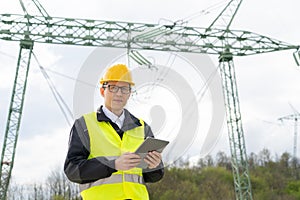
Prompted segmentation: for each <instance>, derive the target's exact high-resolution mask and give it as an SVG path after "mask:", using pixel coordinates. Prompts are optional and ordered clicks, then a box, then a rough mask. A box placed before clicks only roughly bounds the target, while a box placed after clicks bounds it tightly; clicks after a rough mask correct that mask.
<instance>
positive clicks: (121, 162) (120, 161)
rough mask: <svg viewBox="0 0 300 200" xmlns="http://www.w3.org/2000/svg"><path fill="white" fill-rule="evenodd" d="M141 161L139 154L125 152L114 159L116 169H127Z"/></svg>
mask: <svg viewBox="0 0 300 200" xmlns="http://www.w3.org/2000/svg"><path fill="white" fill-rule="evenodd" d="M140 162H141V158H140V156H139V155H137V154H135V153H129V152H126V153H124V154H122V155H121V156H120V157H119V158H117V159H116V160H115V168H116V170H129V169H132V168H134V167H136V166H137V165H138V164H139V163H140Z"/></svg>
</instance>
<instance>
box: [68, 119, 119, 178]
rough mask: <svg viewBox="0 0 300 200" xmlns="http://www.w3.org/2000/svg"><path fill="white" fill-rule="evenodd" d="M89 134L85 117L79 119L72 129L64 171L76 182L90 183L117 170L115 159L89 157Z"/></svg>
mask: <svg viewBox="0 0 300 200" xmlns="http://www.w3.org/2000/svg"><path fill="white" fill-rule="evenodd" d="M89 143H90V142H89V135H88V132H87V129H86V125H85V123H84V119H83V117H81V118H80V119H77V120H76V121H75V123H74V125H73V127H72V129H71V132H70V138H69V147H68V152H67V157H66V159H65V164H64V172H65V174H66V176H67V177H68V179H69V180H70V181H72V182H76V183H81V184H83V183H89V182H93V181H96V180H98V179H102V178H107V177H109V176H111V174H112V173H114V172H116V171H117V170H115V169H114V167H115V164H114V160H107V159H106V158H105V157H97V158H92V159H88V157H89V154H90V150H89V147H90V145H89Z"/></svg>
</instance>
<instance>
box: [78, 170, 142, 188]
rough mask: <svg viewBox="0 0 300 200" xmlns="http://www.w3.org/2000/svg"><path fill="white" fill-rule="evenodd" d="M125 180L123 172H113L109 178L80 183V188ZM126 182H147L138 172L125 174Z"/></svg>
mask: <svg viewBox="0 0 300 200" xmlns="http://www.w3.org/2000/svg"><path fill="white" fill-rule="evenodd" d="M122 182H123V175H122V174H113V175H112V176H111V177H109V178H104V179H99V180H98V181H95V182H92V183H86V184H80V185H79V188H80V191H83V190H86V189H88V188H90V187H93V186H98V185H103V184H112V183H122ZM124 182H132V183H139V184H145V182H144V179H143V177H141V176H139V175H136V174H124Z"/></svg>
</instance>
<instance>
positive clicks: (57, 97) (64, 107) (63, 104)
mask: <svg viewBox="0 0 300 200" xmlns="http://www.w3.org/2000/svg"><path fill="white" fill-rule="evenodd" d="M32 54H33V56H34V58H35V60H36V62H37V63H38V65H39V68H40V70H41V72H42V74H43V76H44V78H45V79H46V81H47V83H48V86H49V87H50V90H51V92H52V94H53V96H54V98H55V101H56V102H57V104H58V106H59V108H60V110H61V111H62V113H63V115H64V117H65V119H66V121H67V123H68V124H69V126H71V122H70V120H69V118H71V119H73V114H72V112H71V110H70V108H69V107H68V105H67V104H66V102H65V101H64V100H63V98H62V96H61V95H60V93H59V92H58V91H57V90H56V88H55V86H54V84H53V82H52V81H51V79H50V77H49V76H48V74H47V72H46V71H45V69H44V68H43V66H42V65H41V64H40V63H39V61H38V59H37V56H36V55H35V53H34V52H32ZM65 110H66V111H65Z"/></svg>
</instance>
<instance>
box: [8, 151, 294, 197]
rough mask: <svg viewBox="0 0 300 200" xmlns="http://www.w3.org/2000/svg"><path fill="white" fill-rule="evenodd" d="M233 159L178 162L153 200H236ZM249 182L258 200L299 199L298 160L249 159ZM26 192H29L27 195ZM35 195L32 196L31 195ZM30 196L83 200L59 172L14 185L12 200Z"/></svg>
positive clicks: (152, 191)
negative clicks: (29, 183) (37, 181)
mask: <svg viewBox="0 0 300 200" xmlns="http://www.w3.org/2000/svg"><path fill="white" fill-rule="evenodd" d="M230 161H231V160H230V157H228V156H227V155H226V154H225V153H223V152H220V153H218V154H217V155H216V158H215V159H213V157H212V156H206V157H205V158H202V159H199V161H198V162H197V165H195V166H190V164H189V162H188V160H179V161H178V162H177V163H175V164H174V166H172V167H167V168H165V175H164V178H163V179H162V180H160V181H159V182H157V183H149V184H147V187H148V190H149V195H150V199H151V200H169V199H172V200H218V199H222V200H223V199H224V200H232V199H236V197H235V193H234V191H235V189H234V184H233V176H232V171H231V164H230V163H231V162H230ZM249 169H250V179H251V185H252V194H253V199H255V200H298V199H300V179H299V177H300V171H299V169H300V166H299V163H298V161H297V160H296V159H292V157H291V155H290V154H288V153H283V154H282V155H281V156H279V157H277V159H275V160H274V159H272V156H271V154H270V151H269V150H267V149H263V150H262V151H261V152H260V153H259V154H258V155H256V154H254V153H251V154H250V156H249ZM25 191H27V192H25ZM28 191H32V193H28ZM25 194H27V195H29V196H28V198H24V199H39V200H80V199H81V198H80V196H79V188H78V185H75V184H73V183H70V182H69V181H68V180H67V179H66V177H65V176H64V174H63V172H60V170H58V169H56V170H54V171H53V172H51V174H50V175H49V177H48V179H47V180H46V182H45V183H44V184H40V185H38V184H34V185H33V186H32V188H28V187H25V186H23V185H13V187H11V189H10V196H11V198H10V199H9V200H11V199H20V198H19V197H22V196H24V195H25Z"/></svg>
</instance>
